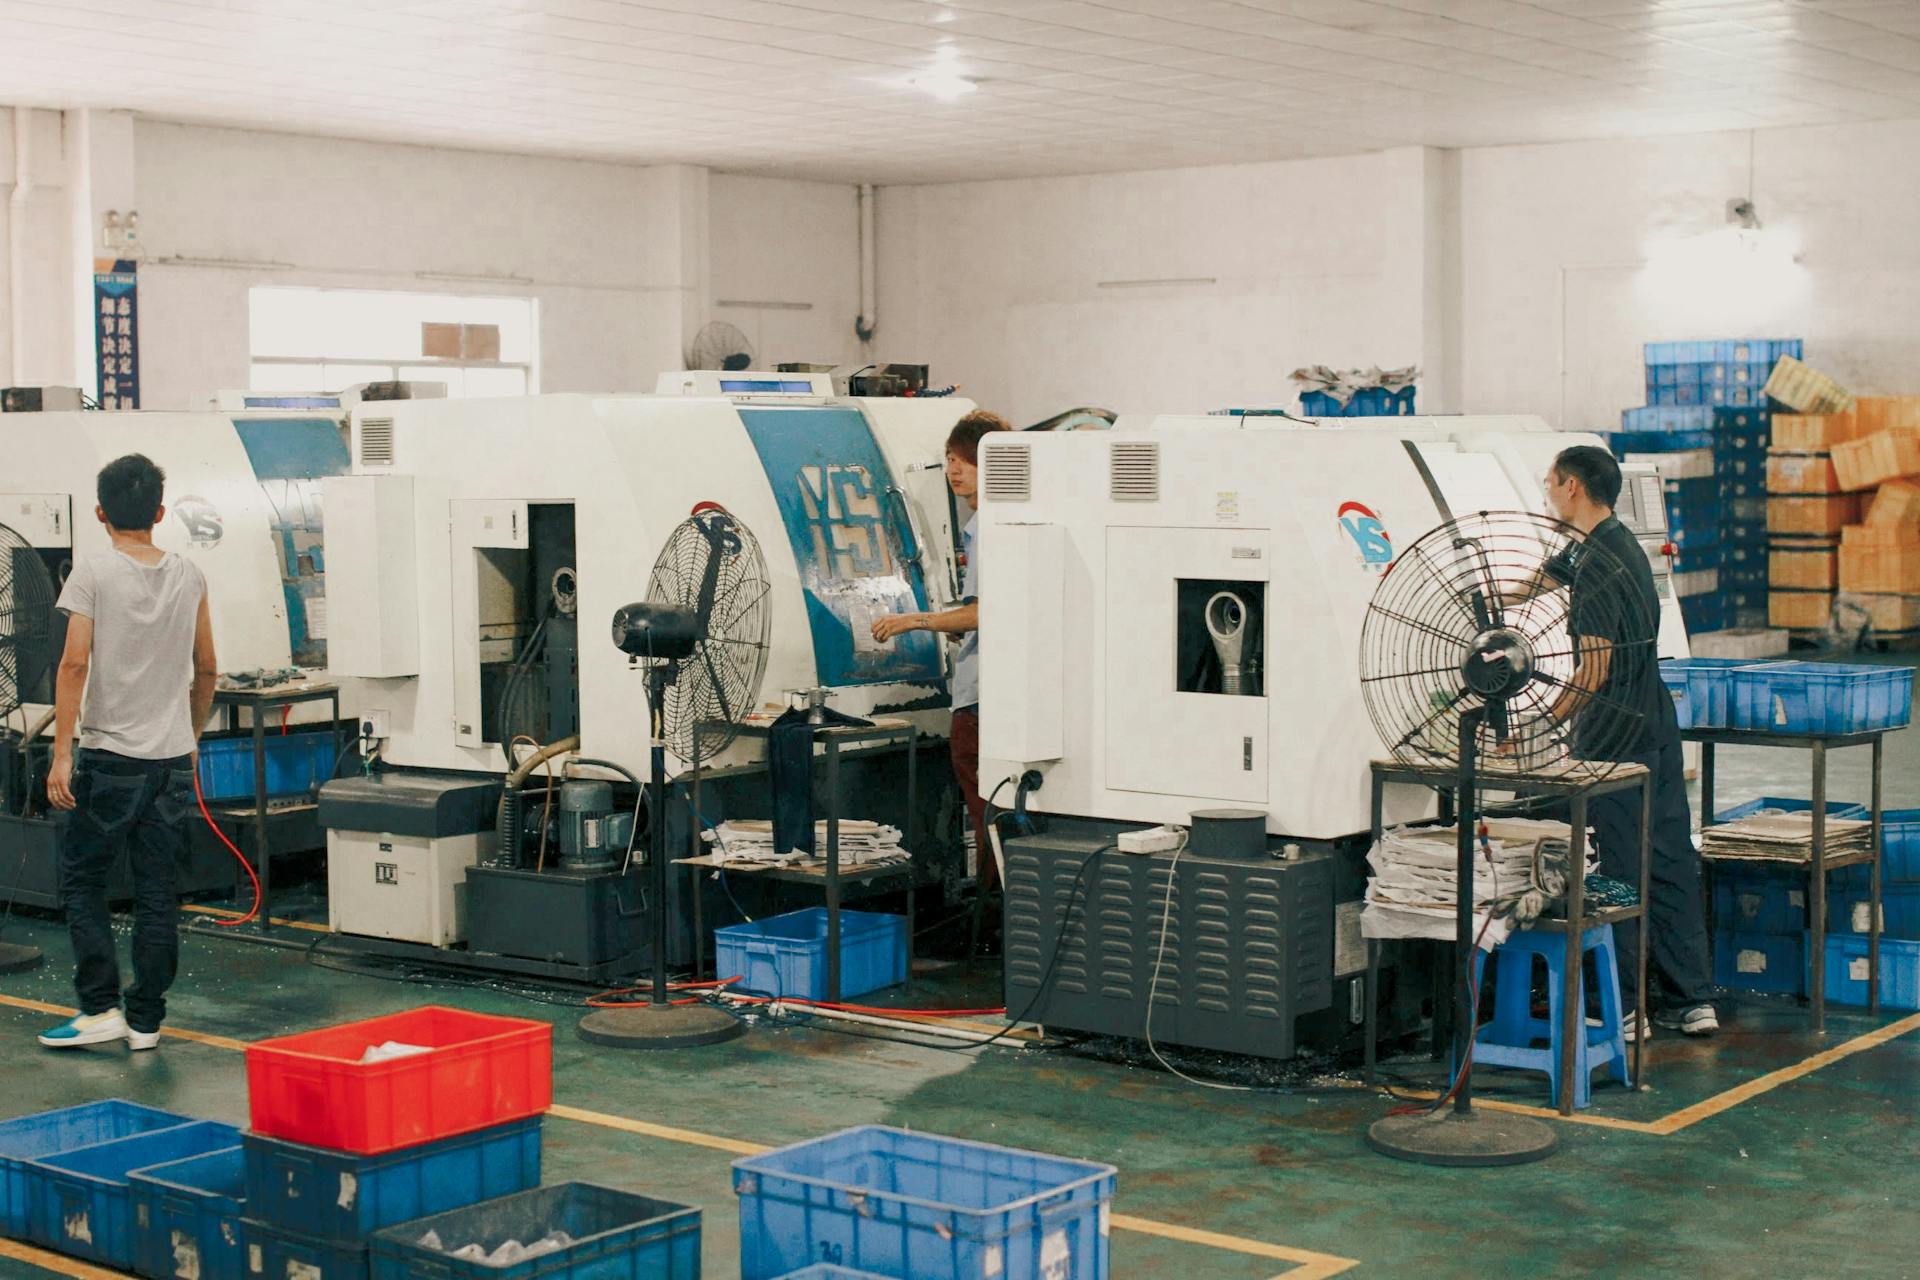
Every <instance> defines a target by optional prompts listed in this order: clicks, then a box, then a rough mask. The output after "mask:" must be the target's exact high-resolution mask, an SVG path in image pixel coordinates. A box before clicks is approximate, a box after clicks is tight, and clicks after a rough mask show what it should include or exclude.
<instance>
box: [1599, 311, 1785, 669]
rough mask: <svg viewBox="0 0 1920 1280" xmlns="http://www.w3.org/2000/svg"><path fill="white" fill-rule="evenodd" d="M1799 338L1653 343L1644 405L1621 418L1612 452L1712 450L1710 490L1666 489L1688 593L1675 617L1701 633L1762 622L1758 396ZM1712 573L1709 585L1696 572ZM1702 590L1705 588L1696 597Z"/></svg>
mask: <svg viewBox="0 0 1920 1280" xmlns="http://www.w3.org/2000/svg"><path fill="white" fill-rule="evenodd" d="M1801 352H1802V344H1801V341H1800V339H1798V338H1779V339H1734V338H1726V339H1717V340H1712V341H1704V342H1650V343H1648V344H1647V345H1646V348H1645V354H1646V369H1647V404H1646V406H1645V407H1644V408H1639V409H1628V410H1626V412H1625V413H1623V414H1622V415H1621V423H1620V425H1621V430H1620V431H1618V432H1616V433H1615V434H1614V436H1613V439H1612V445H1613V449H1614V451H1615V452H1616V453H1618V454H1621V455H1625V454H1628V453H1671V452H1675V451H1678V450H1682V449H1711V450H1712V451H1713V462H1714V475H1713V479H1712V481H1711V482H1689V481H1678V482H1670V483H1669V485H1668V489H1667V521H1668V524H1669V526H1670V527H1671V529H1672V530H1673V535H1674V536H1673V544H1674V546H1675V548H1676V549H1677V550H1678V551H1679V555H1678V556H1677V557H1676V561H1675V565H1674V569H1675V572H1676V573H1677V574H1681V575H1683V578H1684V581H1685V583H1686V585H1687V587H1688V590H1687V591H1686V592H1684V593H1682V594H1681V597H1680V611H1681V615H1682V617H1684V618H1685V619H1686V623H1687V630H1688V631H1689V632H1692V633H1695V634H1699V633H1701V632H1707V631H1721V630H1725V629H1727V628H1729V627H1745V626H1765V625H1766V623H1767V509H1766V475H1767V445H1768V442H1769V441H1770V439H1771V438H1772V417H1771V414H1770V412H1769V405H1768V400H1767V396H1766V392H1765V390H1764V388H1765V386H1766V382H1767V378H1768V377H1769V376H1770V375H1771V373H1772V371H1773V366H1774V363H1775V362H1776V361H1778V360H1779V359H1780V358H1781V357H1783V356H1792V357H1794V358H1795V359H1799V358H1800V356H1801ZM1706 569H1713V570H1715V571H1716V574H1715V576H1714V577H1713V578H1712V579H1708V578H1706V577H1705V576H1704V575H1703V574H1701V572H1700V571H1702V570H1706ZM1709 583H1711V585H1712V589H1711V590H1707V589H1703V588H1705V587H1706V586H1707V585H1708V584H1709Z"/></svg>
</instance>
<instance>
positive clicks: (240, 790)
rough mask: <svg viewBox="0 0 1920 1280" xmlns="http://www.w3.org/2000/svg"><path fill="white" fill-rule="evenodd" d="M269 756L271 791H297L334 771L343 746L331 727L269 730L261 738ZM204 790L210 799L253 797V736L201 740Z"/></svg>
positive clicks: (285, 793) (300, 792) (292, 793)
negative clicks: (297, 730) (296, 730)
mask: <svg viewBox="0 0 1920 1280" xmlns="http://www.w3.org/2000/svg"><path fill="white" fill-rule="evenodd" d="M260 745H261V752H262V754H263V755H265V756H266V759H267V794H268V795H269V796H297V795H304V794H306V793H307V792H309V791H312V790H313V789H314V788H315V787H317V786H319V785H320V784H321V783H323V782H325V781H326V780H327V779H328V778H329V777H331V776H332V774H333V761H334V757H335V756H336V755H337V754H338V753H339V750H340V746H339V744H337V743H335V742H334V740H333V734H332V733H331V732H329V731H325V730H321V731H314V730H306V731H303V732H298V733H280V732H278V731H277V730H276V731H274V732H271V733H268V734H267V735H266V736H265V737H263V738H262V739H261V740H260ZM200 790H201V792H202V793H203V794H204V795H205V796H206V798H207V799H208V800H240V799H250V798H251V797H252V796H253V738H252V737H251V736H247V737H240V738H203V739H201V742H200Z"/></svg>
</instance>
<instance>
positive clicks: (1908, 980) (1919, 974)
mask: <svg viewBox="0 0 1920 1280" xmlns="http://www.w3.org/2000/svg"><path fill="white" fill-rule="evenodd" d="M1827 999H1828V1000H1830V1001H1832V1002H1833V1003H1834V1004H1851V1005H1860V1006H1863V1007H1864V1006H1865V1005H1866V1003H1867V939H1866V937H1865V935H1863V934H1857V933H1830V934H1828V935H1827ZM1880 1004H1881V1006H1882V1007H1884V1008H1888V1009H1920V942H1909V941H1904V940H1902V939H1900V938H1882V939H1880Z"/></svg>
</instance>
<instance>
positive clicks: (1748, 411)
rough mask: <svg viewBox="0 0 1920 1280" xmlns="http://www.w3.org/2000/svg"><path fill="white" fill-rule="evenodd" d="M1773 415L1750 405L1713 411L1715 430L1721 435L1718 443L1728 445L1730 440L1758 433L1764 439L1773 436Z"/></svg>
mask: <svg viewBox="0 0 1920 1280" xmlns="http://www.w3.org/2000/svg"><path fill="white" fill-rule="evenodd" d="M1772 427H1773V415H1772V414H1770V413H1768V412H1767V411H1766V410H1765V409H1755V408H1753V407H1751V406H1748V405H1728V406H1722V407H1720V408H1716V409H1715V410H1714V411H1713V429H1714V430H1715V431H1717V432H1719V433H1720V440H1719V442H1718V443H1722V444H1724V443H1726V442H1727V441H1728V439H1729V438H1731V437H1737V436H1747V435H1753V434H1755V433H1758V434H1759V435H1760V436H1761V437H1762V438H1765V437H1767V436H1769V435H1771V434H1772Z"/></svg>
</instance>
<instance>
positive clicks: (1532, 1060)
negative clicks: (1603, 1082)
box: [1473, 924, 1632, 1107]
mask: <svg viewBox="0 0 1920 1280" xmlns="http://www.w3.org/2000/svg"><path fill="white" fill-rule="evenodd" d="M1589 952H1591V953H1592V954H1593V957H1594V966H1595V968H1596V969H1597V970H1598V981H1599V983H1600V992H1599V994H1600V1025H1599V1026H1597V1027H1594V1026H1587V1023H1586V1018H1585V1016H1584V1015H1583V1016H1582V1017H1581V1020H1580V1022H1581V1026H1582V1027H1584V1028H1585V1030H1586V1034H1585V1035H1584V1036H1582V1037H1581V1038H1580V1043H1579V1044H1578V1045H1576V1046H1575V1048H1574V1051H1573V1071H1574V1076H1573V1105H1574V1106H1575V1107H1585V1106H1586V1105H1587V1103H1588V1102H1589V1101H1590V1100H1591V1096H1592V1090H1591V1088H1590V1084H1591V1078H1592V1075H1593V1072H1594V1069H1595V1068H1597V1067H1604V1066H1608V1065H1611V1066H1612V1067H1613V1075H1614V1078H1615V1079H1616V1080H1618V1081H1619V1082H1620V1083H1621V1084H1631V1083H1632V1076H1631V1075H1630V1074H1629V1072H1628V1070H1627V1037H1626V1029H1625V1028H1624V1027H1623V1026H1622V1025H1621V1018H1620V969H1619V965H1618V963H1617V962H1616V961H1615V958H1614V956H1615V953H1614V949H1613V926H1612V925H1610V924H1603V925H1598V926H1596V927H1595V928H1592V929H1589V930H1587V932H1586V936H1585V937H1584V938H1583V939H1581V947H1580V953H1581V964H1580V979H1579V985H1578V987H1577V988H1576V990H1577V991H1578V992H1579V995H1578V996H1577V997H1576V998H1577V999H1579V1000H1580V1001H1581V1003H1582V1004H1583V1005H1584V1004H1585V1001H1586V983H1587V973H1586V967H1587V966H1586V956H1587V953H1589ZM1495 955H1496V956H1497V957H1498V958H1499V961H1500V968H1499V983H1498V985H1499V990H1498V991H1496V992H1495V993H1494V1007H1493V1020H1492V1021H1491V1022H1489V1023H1487V1025H1485V1026H1484V1027H1481V1028H1480V1031H1479V1034H1478V1035H1476V1036H1475V1037H1474V1047H1473V1060H1474V1062H1475V1063H1476V1064H1479V1065H1483V1066H1490V1067H1517V1068H1519V1069H1520V1070H1522V1071H1544V1072H1545V1073H1546V1075H1547V1087H1548V1089H1549V1090H1550V1092H1551V1093H1552V1096H1553V1097H1555V1098H1558V1097H1559V1096H1560V1014H1561V1009H1560V993H1561V991H1562V990H1563V989H1564V986H1563V982H1564V978H1565V972H1566V963H1567V939H1566V935H1565V934H1560V933H1548V932H1546V931H1544V930H1533V929H1519V930H1516V931H1515V932H1514V933H1512V934H1510V935H1509V936H1508V938H1507V940H1506V941H1505V942H1503V943H1501V944H1500V946H1499V947H1498V948H1496V950H1495ZM1536 957H1538V958H1539V959H1541V960H1544V961H1545V962H1546V965H1547V1016H1546V1017H1545V1018H1536V1017H1534V1016H1533V973H1534V959H1535V958H1536ZM1486 961H1487V953H1486V952H1484V951H1475V952H1474V956H1473V977H1474V981H1475V982H1476V983H1479V982H1481V981H1483V980H1484V976H1485V970H1486ZM1536 1040H1545V1041H1546V1042H1547V1045H1546V1047H1545V1048H1539V1047H1536V1046H1535V1044H1534V1042H1535V1041H1536Z"/></svg>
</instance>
